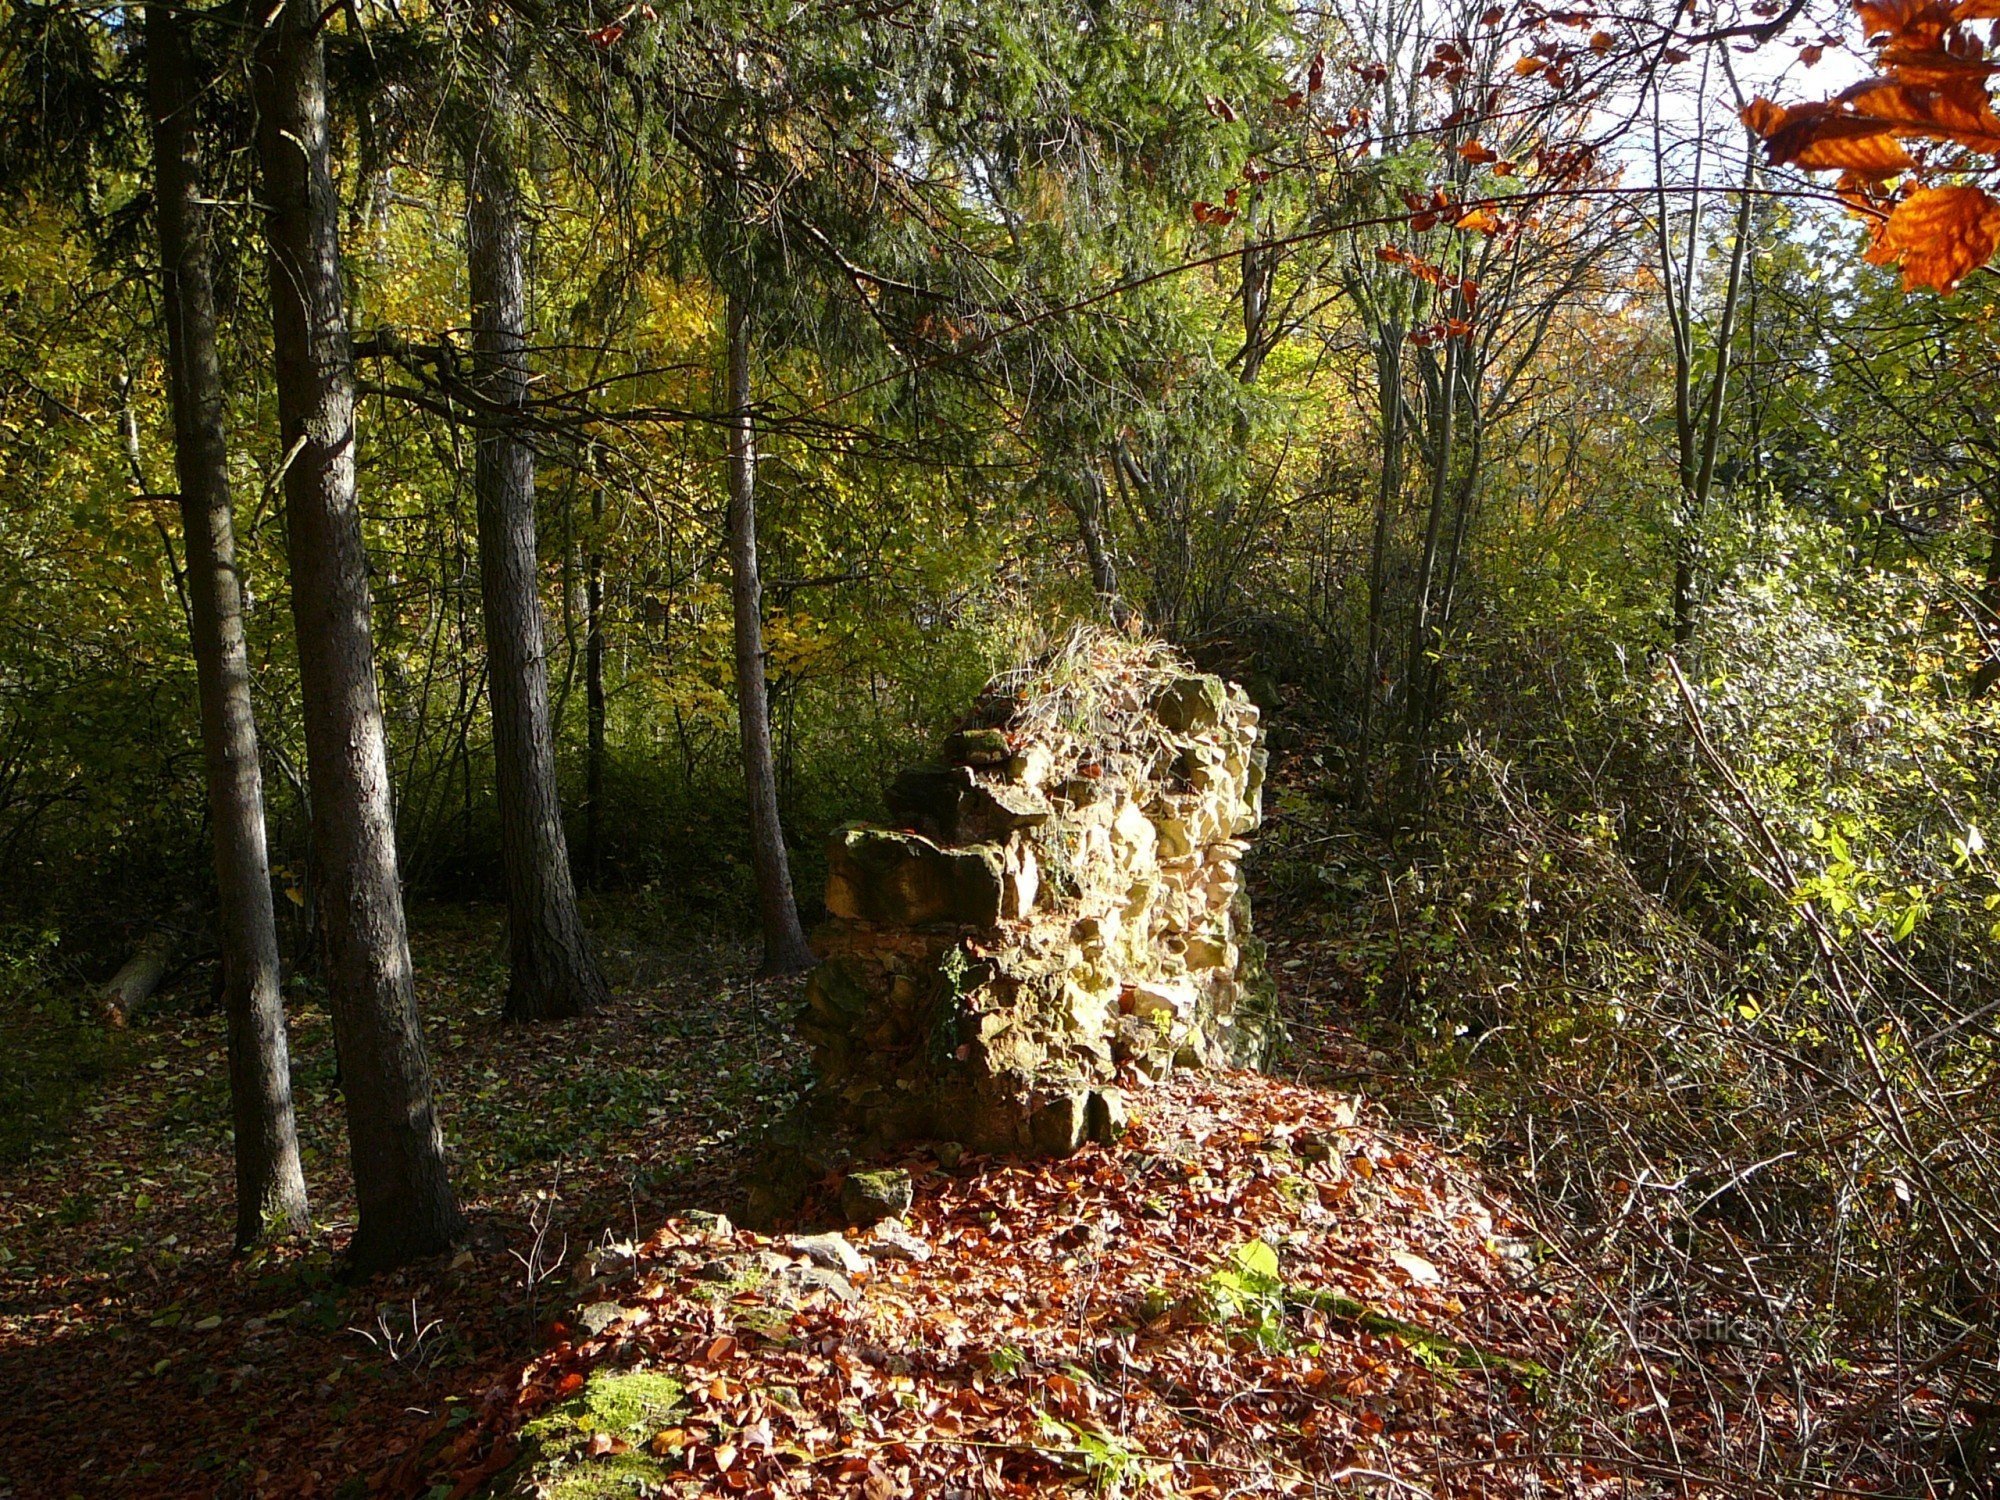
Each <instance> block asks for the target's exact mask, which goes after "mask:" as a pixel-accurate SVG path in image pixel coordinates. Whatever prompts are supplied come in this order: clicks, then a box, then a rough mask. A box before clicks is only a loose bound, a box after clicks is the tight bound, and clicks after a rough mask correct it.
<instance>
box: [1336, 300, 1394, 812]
mask: <svg viewBox="0 0 2000 1500" xmlns="http://www.w3.org/2000/svg"><path fill="white" fill-rule="evenodd" d="M1375 375H1376V390H1377V394H1378V400H1379V405H1380V407H1381V414H1382V472H1381V475H1380V482H1379V484H1378V486H1377V488H1376V491H1375V525H1374V538H1373V541H1372V543H1371V544H1370V546H1369V549H1368V651H1367V655H1366V657H1365V658H1364V659H1363V661H1362V664H1361V715H1360V717H1361V723H1360V727H1359V732H1358V733H1357V735H1356V736H1355V748H1354V776H1353V786H1352V788H1351V791H1350V793H1349V797H1350V800H1351V801H1352V802H1353V803H1354V804H1355V805H1356V806H1357V807H1358V806H1360V805H1361V804H1362V803H1363V802H1365V801H1366V800H1367V797H1368V793H1369V787H1370V779H1369V777H1370V764H1369V762H1370V759H1371V757H1372V756H1373V754H1374V749H1375V746H1374V733H1375V702H1376V696H1377V694H1378V692H1379V691H1380V688H1381V681H1380V679H1381V677H1382V670H1383V668H1382V645H1383V642H1382V636H1383V616H1384V610H1385V600H1384V598H1383V595H1384V594H1385V592H1386V591H1387V589H1388V584H1389V526H1390V522H1391V519H1392V517H1393V513H1394V509H1395V501H1396V496H1397V495H1398V494H1399V493H1401V491H1402V488H1403V329H1402V325H1401V324H1398V323H1393V322H1392V323H1390V324H1388V325H1387V326H1386V327H1384V328H1383V330H1382V332H1381V335H1380V336H1379V337H1378V338H1377V340H1376V345H1375Z"/></svg>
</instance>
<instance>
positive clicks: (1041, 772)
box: [1007, 744, 1055, 787]
mask: <svg viewBox="0 0 2000 1500" xmlns="http://www.w3.org/2000/svg"><path fill="white" fill-rule="evenodd" d="M1054 769H1055V757H1054V756H1053V755H1051V754H1049V749H1048V746H1046V745H1037V744H1030V745H1029V746H1028V747H1027V748H1026V749H1024V750H1022V751H1021V753H1020V754H1019V755H1016V756H1015V757H1014V758H1013V759H1012V760H1010V761H1008V762H1007V779H1008V780H1009V781H1012V782H1014V783H1016V784H1017V785H1020V786H1028V787H1039V786H1040V785H1041V784H1042V783H1043V782H1045V781H1047V780H1048V779H1049V772H1050V771H1052V770H1054Z"/></svg>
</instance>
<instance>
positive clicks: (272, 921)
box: [146, 5, 306, 1247]
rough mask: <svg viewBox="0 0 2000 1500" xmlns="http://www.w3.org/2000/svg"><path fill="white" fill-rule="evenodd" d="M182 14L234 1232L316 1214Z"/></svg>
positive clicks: (169, 312) (183, 137) (192, 507)
mask: <svg viewBox="0 0 2000 1500" xmlns="http://www.w3.org/2000/svg"><path fill="white" fill-rule="evenodd" d="M188 24H189V23H188V18H187V16H186V14H185V13H184V12H182V11H179V10H177V9H175V8H174V7H171V6H165V5H152V6H148V7H147V9H146V76H147V95H148V104H149V110H150V114H151V119H152V131H153V165H154V173H155V182H154V198H155V208H154V212H155V216H156V221H157V227H158V233H159V241H160V283H161V285H160V292H161V308H162V311H163V313H164V316H165V319H166V325H167V394H168V399H169V403H170V405H171V408H172V411H173V421H174V466H175V470H176V473H177V476H178V479H179V484H180V509H181V529H182V532H183V534H184V539H185V540H184V545H185V549H186V553H187V565H186V569H185V573H186V578H187V595H188V619H189V629H190V633H191V635H192V638H193V647H194V661H195V677H196V682H197V684H198V687H199V691H200V699H201V730H202V734H201V738H202V752H203V765H204V770H205V772H206V780H207V789H208V816H209V824H210V826H211V828H212V830H213V838H214V853H215V885H216V896H217V905H218V908H219V911H218V926H219V928H220V930H221V935H222V1005H223V1013H224V1016H225V1017H226V1019H227V1024H228V1033H229V1096H230V1104H231V1113H232V1117H233V1122H234V1125H235V1136H236V1243H237V1245H238V1246H239V1247H243V1246H248V1245H251V1244H254V1243H255V1242H256V1241H258V1240H260V1239H262V1238H263V1237H264V1236H265V1235H267V1234H284V1233H287V1232H289V1231H292V1230H295V1229H302V1228H304V1227H305V1224H306V1182H305V1173H304V1171H303V1169H302V1168H301V1167H300V1164H299V1142H298V1132H297V1126H296V1123H295V1121H294V1118H293V1113H292V1075H291V1057H290V1047H289V1042H288V1039H287V1036H286V1031H285V1011H284V999H283V994H282V992H281V990H280V988H279V984H280V981H279V968H278V927H277V918H276V914H275V913H274V911H273V909H272V901H271V868H270V857H269V854H268V852H267V850H266V847H265V833H264V781H263V774H262V770H261V768H260V766H259V764H258V755H257V722H256V717H255V715H254V712H253V710H252V708H251V701H250V657H249V651H248V648H247V646H246V644H245V641H244V634H243V589H242V580H241V578H240V577H239V576H238V574H237V568H236V530H235V521H234V517H233V515H232V513H231V497H230V491H229V465H228V446H227V442H228V435H227V431H226V429H225V426H224V402H223V389H222V366H221V361H220V358H219V355H218V352H217V338H216V313H215V283H214V274H213V267H212V256H213V254H214V251H213V239H212V237H211V228H210V222H209V211H208V207H207V204H206V201H205V200H206V197H207V193H206V192H205V189H204V184H203V181H202V171H201V156H200V148H199V145H198V137H197V134H196V122H195V101H196V99H197V98H198V97H199V93H200V90H199V87H198V84H197V79H196V77H195V72H194V62H193V53H192V48H191V47H190V45H189V38H188V34H187V27H188Z"/></svg>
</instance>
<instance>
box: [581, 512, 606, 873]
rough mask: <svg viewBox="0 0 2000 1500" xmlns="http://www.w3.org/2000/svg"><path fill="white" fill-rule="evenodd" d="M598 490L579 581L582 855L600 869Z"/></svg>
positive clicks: (601, 521)
mask: <svg viewBox="0 0 2000 1500" xmlns="http://www.w3.org/2000/svg"><path fill="white" fill-rule="evenodd" d="M603 527H604V491H603V490H602V489H594V490H593V491H592V492H591V496H590V528H591V538H590V565H589V569H588V572H587V574H586V576H585V580H584V585H583V717H584V741H585V743H584V763H583V796H584V824H583V830H584V831H583V841H584V845H585V848H586V850H587V853H586V854H585V856H584V858H585V861H586V863H587V864H588V867H589V870H590V879H591V881H592V882H593V883H595V882H596V881H598V880H599V879H601V878H602V877H603V871H604V541H603Z"/></svg>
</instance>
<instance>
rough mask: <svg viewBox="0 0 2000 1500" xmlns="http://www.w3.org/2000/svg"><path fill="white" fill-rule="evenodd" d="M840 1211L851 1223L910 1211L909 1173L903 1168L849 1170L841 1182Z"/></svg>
mask: <svg viewBox="0 0 2000 1500" xmlns="http://www.w3.org/2000/svg"><path fill="white" fill-rule="evenodd" d="M840 1211H841V1213H842V1214H844V1215H845V1216H846V1218H847V1222H848V1223H850V1224H864V1225H865V1224H873V1223H875V1222H877V1221H878V1220H881V1219H893V1218H895V1217H896V1216H897V1215H898V1214H905V1213H908V1212H909V1211H910V1174H909V1173H908V1172H905V1171H904V1170H903V1169H902V1168H901V1167H884V1168H882V1169H881V1170H879V1171H872V1172H849V1173H848V1174H847V1180H846V1181H845V1182H843V1183H842V1184H841V1185H840Z"/></svg>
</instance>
